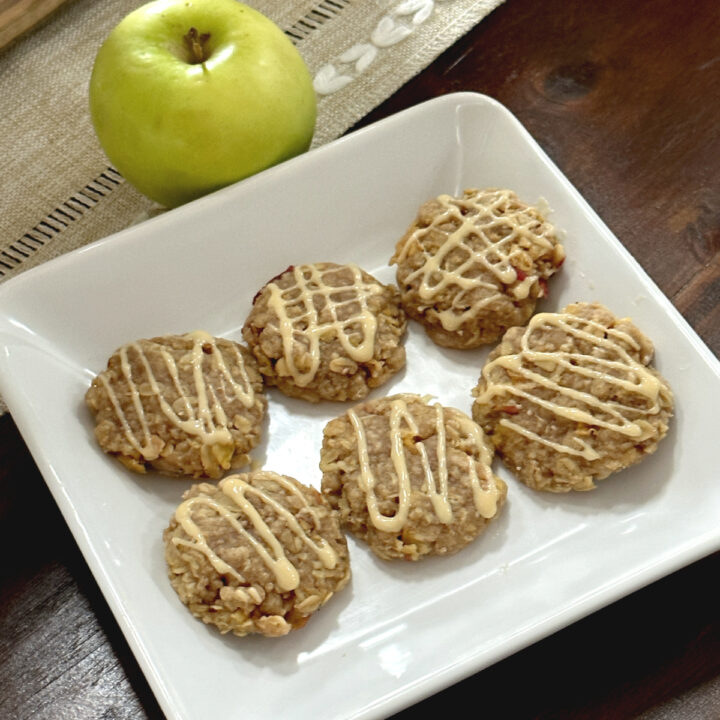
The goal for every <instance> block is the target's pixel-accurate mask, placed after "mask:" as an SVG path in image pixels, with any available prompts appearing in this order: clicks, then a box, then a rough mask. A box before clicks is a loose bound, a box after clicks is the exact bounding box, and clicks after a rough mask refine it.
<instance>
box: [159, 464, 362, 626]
mask: <svg viewBox="0 0 720 720" xmlns="http://www.w3.org/2000/svg"><path fill="white" fill-rule="evenodd" d="M163 538H164V541H165V558H166V560H167V564H168V574H169V578H170V582H171V583H172V586H173V587H174V588H175V591H176V592H177V594H178V596H179V597H180V599H181V600H182V602H183V603H184V604H185V605H187V607H188V608H189V609H190V612H191V613H192V614H193V615H194V616H195V617H197V618H199V619H200V620H202V621H203V622H205V623H208V624H210V625H214V626H216V627H217V628H218V629H219V630H220V632H222V633H228V632H232V633H234V634H235V635H238V636H241V637H242V636H244V635H248V634H250V633H259V634H261V635H265V636H268V637H279V636H282V635H287V634H288V633H289V632H290V631H291V630H295V629H297V628H300V627H302V626H303V625H305V623H306V622H307V621H308V619H309V618H310V616H311V615H312V614H313V613H314V612H315V611H317V610H318V609H319V608H320V607H322V606H323V605H324V604H325V603H326V602H327V601H328V600H329V599H330V598H331V597H332V596H333V594H334V593H336V592H338V591H339V590H341V589H342V588H343V587H345V585H346V584H347V583H348V580H349V579H350V564H349V556H348V552H347V544H346V541H345V537H344V535H343V534H342V532H341V531H340V526H339V523H338V519H337V516H336V514H335V513H334V512H333V511H332V509H331V508H330V506H329V505H328V503H327V502H326V501H325V499H324V498H323V497H322V495H321V494H320V493H319V492H318V491H317V490H315V489H314V488H311V487H307V486H305V485H303V484H301V483H299V482H298V481H297V480H295V479H294V478H290V477H287V476H285V475H279V474H277V473H274V472H268V471H255V472H251V473H243V474H239V475H230V476H228V477H227V478H224V479H223V480H221V481H220V482H219V483H218V484H217V485H212V484H210V483H201V484H198V485H193V487H191V488H190V489H189V490H188V491H187V492H186V493H185V494H184V495H183V502H182V503H181V504H180V505H179V507H178V508H177V510H176V511H175V513H174V515H173V517H172V519H171V521H170V525H169V526H168V528H167V529H166V530H165V532H164V535H163Z"/></svg>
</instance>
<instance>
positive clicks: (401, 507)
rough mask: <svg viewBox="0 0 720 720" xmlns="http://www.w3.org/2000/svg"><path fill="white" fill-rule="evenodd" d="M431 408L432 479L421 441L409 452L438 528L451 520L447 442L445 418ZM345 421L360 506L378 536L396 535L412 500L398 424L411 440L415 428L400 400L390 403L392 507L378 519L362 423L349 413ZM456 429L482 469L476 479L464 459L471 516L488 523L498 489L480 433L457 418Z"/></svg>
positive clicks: (471, 461) (471, 465)
mask: <svg viewBox="0 0 720 720" xmlns="http://www.w3.org/2000/svg"><path fill="white" fill-rule="evenodd" d="M433 407H434V409H435V431H436V438H437V447H436V458H437V475H438V477H437V480H436V478H435V475H434V474H433V471H432V469H431V467H430V460H429V457H428V453H427V449H426V447H425V444H424V442H423V441H416V442H415V443H414V446H415V448H416V449H417V452H418V454H419V456H420V462H421V463H422V466H423V472H424V475H425V489H424V492H425V493H426V495H427V496H428V498H429V499H430V502H431V503H432V506H433V510H434V511H435V515H436V516H437V518H438V520H439V521H440V522H441V523H444V524H449V523H451V522H452V520H453V512H452V506H451V504H450V498H449V494H448V468H447V442H446V436H445V417H444V412H443V408H442V406H441V405H440V404H439V403H436V404H435V405H434V406H433ZM347 414H348V417H349V418H350V422H351V423H352V425H353V428H354V430H355V439H356V442H357V451H358V460H359V463H360V480H359V483H360V488H361V490H362V491H363V492H364V493H365V502H366V505H367V509H368V514H369V516H370V520H371V522H372V524H373V525H374V526H375V527H376V528H377V529H378V530H382V531H384V532H390V533H397V532H399V531H400V530H402V528H403V527H404V526H405V523H406V522H407V519H408V515H409V512H410V506H411V500H412V485H411V480H410V474H409V470H408V465H407V457H406V454H405V446H404V443H403V432H402V426H403V424H404V425H405V426H406V427H407V428H408V429H409V430H410V432H411V433H412V434H413V435H417V434H418V427H417V423H416V422H415V418H414V417H413V416H412V413H411V412H410V410H409V408H408V406H407V403H406V401H405V399H404V398H403V397H402V396H398V397H396V398H394V399H393V400H392V401H391V404H390V457H391V460H392V464H393V468H394V470H395V476H396V478H397V483H398V506H397V511H396V513H395V514H394V515H390V516H388V515H383V514H382V513H381V512H380V509H379V506H378V498H377V495H376V493H375V485H376V478H375V474H374V473H373V471H372V468H371V465H370V456H369V450H368V443H367V437H366V434H365V427H364V426H363V423H362V420H361V419H360V417H359V416H358V415H357V413H356V412H355V411H354V410H349V411H348V413H347ZM461 427H462V429H463V430H464V432H465V433H466V434H467V435H468V437H470V438H472V440H473V441H474V442H473V444H474V446H475V448H476V449H477V451H478V453H479V455H480V463H481V467H482V469H483V477H482V480H481V479H480V478H479V477H478V474H477V470H476V463H475V461H474V459H473V456H472V455H469V456H468V465H469V472H468V474H469V476H470V483H471V487H472V490H473V500H474V503H475V508H476V509H477V511H478V512H479V513H480V514H481V515H482V516H483V517H485V518H491V517H493V516H494V515H495V513H496V511H497V500H498V489H497V485H496V483H495V482H494V479H493V477H492V475H491V473H490V470H489V465H490V462H491V460H492V457H491V455H490V452H489V450H488V448H487V445H486V443H485V442H484V440H483V437H482V432H481V430H480V428H479V427H478V426H477V425H476V424H475V423H474V422H472V421H471V420H470V419H469V418H464V417H462V418H461Z"/></svg>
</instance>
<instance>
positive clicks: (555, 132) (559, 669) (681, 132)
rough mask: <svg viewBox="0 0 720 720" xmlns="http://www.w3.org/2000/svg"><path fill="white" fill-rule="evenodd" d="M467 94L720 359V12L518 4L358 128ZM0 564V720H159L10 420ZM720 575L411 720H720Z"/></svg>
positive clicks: (649, 1)
mask: <svg viewBox="0 0 720 720" xmlns="http://www.w3.org/2000/svg"><path fill="white" fill-rule="evenodd" d="M458 90H475V91H479V92H483V93H487V94H489V95H491V96H493V97H495V98H497V99H498V100H499V101H500V102H502V103H503V104H505V105H506V106H507V107H508V108H509V109H510V110H512V111H513V112H514V113H515V114H516V115H517V116H518V117H519V119H520V120H521V121H522V122H523V123H524V125H525V126H526V127H527V128H528V129H529V131H530V132H531V133H532V134H533V135H534V136H535V138H536V139H537V140H538V142H539V143H540V145H541V146H542V147H543V148H544V149H545V150H546V151H547V153H548V154H549V155H550V156H551V157H552V158H553V159H554V161H555V162H556V163H557V164H558V165H559V167H560V168H561V169H562V170H563V171H564V172H565V174H566V175H567V176H568V177H569V178H570V180H571V181H572V182H573V183H574V184H575V185H576V186H577V187H578V189H579V190H580V192H581V193H582V194H583V195H584V196H585V198H586V199H587V200H588V201H589V202H590V204H591V205H592V206H593V207H594V208H595V209H596V210H597V211H598V213H599V214H600V216H601V217H602V218H603V219H604V220H605V222H606V223H607V224H608V225H609V226H610V228H611V229H612V230H613V231H614V232H615V234H616V235H617V236H618V237H619V238H620V239H621V241H622V242H623V243H625V245H626V246H627V247H628V248H629V250H630V251H631V252H632V253H633V254H634V255H635V257H636V258H637V259H638V260H639V261H640V263H641V264H642V265H643V266H644V268H645V269H646V270H647V272H648V273H649V274H650V275H651V276H652V278H653V279H654V280H655V281H656V282H657V284H658V285H659V286H660V288H661V289H662V290H663V291H664V292H665V293H666V294H667V295H668V296H669V297H670V299H671V300H672V301H673V302H674V303H675V305H676V306H677V307H678V308H679V310H680V311H681V312H682V313H683V314H684V316H685V317H686V318H687V319H688V321H689V322H690V324H691V325H692V326H693V327H694V328H695V329H696V330H697V331H698V333H699V334H700V335H701V336H702V338H703V339H704V340H705V342H706V343H707V344H708V345H709V347H710V348H711V349H712V350H713V351H714V352H715V353H716V354H717V353H718V352H719V351H720V302H719V300H720V130H719V127H720V125H719V121H720V5H718V2H717V0H695V1H693V0H687V2H678V0H644V1H643V0H640V1H639V2H630V1H629V0H604V1H603V2H593V1H592V0H584V1H583V0H543V1H542V2H540V1H539V0H507V2H506V3H505V4H504V5H502V6H501V7H500V8H498V9H497V10H496V11H495V12H494V13H493V14H492V15H490V16H489V17H488V18H486V19H485V20H483V21H482V22H481V23H480V24H479V25H478V26H477V27H476V28H475V29H474V30H473V31H472V32H470V33H469V34H468V35H467V36H466V37H464V38H463V39H461V40H460V41H459V42H457V43H456V44H455V45H454V46H453V47H451V48H450V49H449V50H447V51H446V52H445V53H444V54H443V55H442V56H441V57H440V58H439V59H438V60H437V61H436V62H435V63H433V65H432V66H431V67H430V68H428V69H427V70H426V71H425V72H423V73H422V74H420V75H419V76H418V77H416V78H415V79H414V80H413V81H412V82H410V83H408V84H407V85H406V86H405V87H403V88H402V89H401V90H400V91H399V92H397V93H396V94H395V95H394V96H393V97H392V98H390V99H389V100H388V101H387V102H385V103H384V104H383V105H382V106H381V107H380V108H378V109H377V110H376V111H374V112H373V113H372V114H371V115H370V116H369V117H368V118H366V119H365V120H364V121H363V124H366V123H369V122H372V121H374V120H378V119H380V118H382V117H384V116H386V115H388V114H390V113H393V112H396V111H398V110H401V109H403V108H405V107H407V106H409V105H413V104H415V103H417V102H420V101H422V100H426V99H429V98H431V97H435V96H437V95H441V94H444V93H447V92H453V91H458ZM718 429H719V430H720V420H719V421H718ZM719 437H720V434H719ZM718 475H719V476H718V480H719V481H720V473H719V474H718ZM719 521H720V519H719ZM688 522H692V518H688ZM0 548H1V550H2V561H1V562H0V568H1V569H0V717H2V718H8V720H21V719H24V718H48V719H52V720H56V719H64V718H78V719H80V720H85V719H95V718H108V719H109V718H113V719H114V720H119V719H120V718H133V719H136V718H160V717H161V716H162V715H161V712H160V709H159V707H158V705H157V703H156V701H155V699H154V697H153V695H152V693H151V691H150V689H149V687H148V685H147V683H146V681H145V679H144V677H143V675H142V674H141V672H140V669H139V668H138V665H137V664H136V662H135V660H134V658H133V656H132V654H131V652H130V650H129V648H128V646H127V644H126V642H125V640H124V638H123V636H122V634H121V633H120V631H119V629H118V626H117V625H116V623H115V620H114V618H113V617H112V615H111V613H110V611H109V609H108V607H107V605H106V604H105V601H104V600H103V598H102V596H101V594H100V591H99V589H98V587H97V585H96V584H95V581H94V580H93V578H92V576H91V574H90V571H89V570H88V568H87V566H86V564H85V562H84V560H83V558H82V556H81V555H80V552H79V550H78V548H77V546H76V544H75V542H74V540H73V538H72V536H71V535H70V533H69V531H68V530H67V528H66V526H65V523H64V521H63V519H62V517H61V515H60V513H59V511H58V509H57V507H56V506H55V504H54V502H53V500H52V499H51V497H50V494H49V492H48V490H47V489H46V486H45V483H44V481H43V479H42V477H41V476H40V474H39V472H38V470H37V468H36V467H35V464H34V462H33V460H32V459H31V457H30V454H29V452H28V450H27V448H26V447H25V444H24V442H23V440H22V438H21V437H20V435H19V433H18V431H17V429H16V428H15V425H14V424H13V421H12V419H11V417H9V416H7V415H6V416H4V417H2V418H0ZM719 576H720V554H719V553H716V554H714V555H711V556H710V557H708V558H706V559H704V560H702V561H700V562H697V563H695V564H694V565H692V566H690V567H688V568H686V569H684V570H681V571H680V572H677V573H675V574H673V575H671V576H670V577H667V578H665V579H663V580H661V581H659V582H656V583H655V584H653V585H651V586H649V587H647V588H645V589H643V590H641V591H639V592H636V593H634V594H633V595H631V596H630V597H628V598H626V599H624V600H621V601H619V602H617V603H615V604H613V605H611V606H610V607H608V608H606V609H604V610H602V611H600V612H598V613H596V614H594V615H592V616H591V617H589V618H587V619H585V620H582V621H580V622H578V623H576V624H574V625H572V626H571V627H569V628H567V629H565V630H563V631H561V632H559V633H557V634H555V635H554V636H552V637H550V638H548V639H546V640H544V641H542V642H540V643H537V644H536V645H534V646H532V647H530V648H528V649H526V650H524V651H522V652H519V653H517V654H516V655H514V656H512V657H510V658H508V659H506V660H504V661H502V662H500V663H498V664H497V665H495V666H493V667H491V668H488V669H487V670H485V671H483V672H481V673H479V674H478V675H476V676H473V677H471V678H469V679H467V680H466V681H464V682H462V683H460V684H458V685H456V686H454V687H452V688H450V689H448V690H446V691H445V692H442V693H440V694H439V695H436V696H434V697H432V698H430V699H428V700H426V701H424V702H423V703H421V705H420V706H417V707H415V708H411V709H409V710H407V711H405V712H403V713H400V714H399V715H398V716H397V717H398V718H406V717H407V718H409V717H411V716H413V715H414V714H415V713H416V712H417V711H418V710H427V711H435V712H438V711H439V712H441V713H446V712H448V711H452V710H453V709H455V708H458V707H466V706H467V707H469V708H470V710H471V714H473V715H475V714H476V710H477V714H480V711H481V710H483V709H485V708H488V709H490V708H493V710H492V711H491V712H490V716H492V717H502V718H512V719H514V720H521V719H524V718H584V719H588V718H603V719H607V718H611V719H619V718H637V717H639V716H640V715H642V714H643V713H646V712H647V713H648V715H647V718H653V719H655V718H657V719H660V718H662V720H688V718H690V719H692V718H703V719H710V718H720V602H719V600H720V597H719V594H718V590H717V584H718V583H717V578H718V577H719ZM652 708H654V710H652ZM247 710H248V717H252V711H251V710H250V709H247ZM288 717H292V713H291V711H289V712H288ZM327 717H328V718H331V717H332V712H331V710H329V712H328V715H327Z"/></svg>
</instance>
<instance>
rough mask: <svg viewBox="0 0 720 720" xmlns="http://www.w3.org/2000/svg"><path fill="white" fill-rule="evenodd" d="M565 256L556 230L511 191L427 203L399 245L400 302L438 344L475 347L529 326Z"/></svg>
mask: <svg viewBox="0 0 720 720" xmlns="http://www.w3.org/2000/svg"><path fill="white" fill-rule="evenodd" d="M564 259H565V253H564V250H563V247H562V245H561V244H560V243H559V242H558V239H557V237H556V233H555V229H554V228H553V226H552V225H551V224H550V223H549V222H547V221H546V220H545V219H544V218H543V216H542V215H541V214H540V212H539V211H538V210H537V209H536V208H534V207H529V206H528V205H525V204H524V203H522V202H520V200H519V199H518V198H517V196H516V195H515V193H513V192H512V191H510V190H496V189H487V190H474V189H472V190H465V192H464V194H463V195H462V197H451V196H450V195H440V196H439V197H437V198H435V199H434V200H430V201H429V202H427V203H425V204H424V205H423V206H422V207H421V208H420V210H419V212H418V216H417V218H416V220H415V221H414V222H413V223H412V225H411V226H410V227H409V229H408V230H407V232H406V233H405V235H404V236H403V238H402V239H401V240H400V241H399V242H398V243H397V246H396V248H395V254H394V255H393V256H392V258H391V259H390V264H391V265H392V264H396V265H397V283H398V287H399V288H400V298H401V300H400V301H401V304H402V306H403V307H404V308H405V310H406V312H407V314H408V315H409V316H410V317H411V318H413V319H414V320H417V321H418V322H420V323H421V324H422V325H423V326H424V327H425V330H426V332H427V334H428V336H429V337H430V338H431V339H432V340H433V341H434V342H435V343H437V344H438V345H442V346H444V347H450V348H459V349H464V348H474V347H478V346H480V345H484V344H487V343H491V342H494V341H495V340H497V339H498V338H499V337H500V336H501V335H502V334H503V332H505V330H507V328H509V327H513V326H516V325H523V324H524V323H525V322H527V320H528V318H529V317H530V316H531V315H532V313H533V312H534V310H535V305H536V304H537V301H538V299H539V298H542V297H544V296H545V295H546V294H547V280H548V278H550V277H551V276H552V275H553V274H554V273H555V272H557V270H558V269H559V268H560V266H561V265H562V263H563V260H564Z"/></svg>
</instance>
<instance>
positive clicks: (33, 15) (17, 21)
mask: <svg viewBox="0 0 720 720" xmlns="http://www.w3.org/2000/svg"><path fill="white" fill-rule="evenodd" d="M66 2H68V0H0V51H2V49H3V48H4V47H6V46H8V45H9V44H10V43H11V42H13V41H14V40H17V39H18V38H19V37H21V36H22V35H23V34H25V33H26V32H28V31H30V30H32V29H33V28H35V27H37V26H38V25H39V24H40V23H41V22H43V21H44V20H46V19H47V18H48V17H49V16H50V15H52V13H54V12H55V11H56V10H57V9H58V8H59V7H60V6H61V5H64V4H65V3H66Z"/></svg>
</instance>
